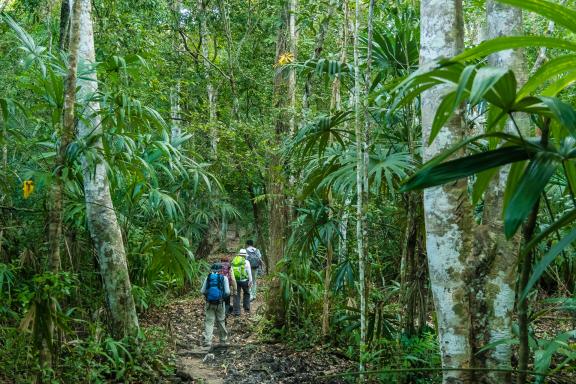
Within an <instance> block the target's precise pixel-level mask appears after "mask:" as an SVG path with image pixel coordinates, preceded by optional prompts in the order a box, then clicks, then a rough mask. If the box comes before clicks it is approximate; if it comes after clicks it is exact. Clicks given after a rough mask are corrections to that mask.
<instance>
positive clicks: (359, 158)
mask: <svg viewBox="0 0 576 384" xmlns="http://www.w3.org/2000/svg"><path fill="white" fill-rule="evenodd" d="M355 5H356V9H355V14H354V33H353V36H354V116H355V119H354V128H355V133H356V245H357V248H356V249H357V252H358V274H359V276H358V280H359V281H358V285H359V291H360V361H359V366H358V368H359V371H360V376H359V380H360V382H362V381H363V380H364V376H363V373H362V372H364V368H365V367H364V359H363V356H364V352H365V349H366V331H367V329H366V282H365V281H364V279H365V258H366V254H365V250H366V247H365V244H364V242H365V223H364V222H365V205H364V196H365V194H364V192H365V191H364V187H365V185H364V175H365V172H364V167H365V161H364V151H365V145H366V143H365V141H364V133H365V132H364V129H363V128H365V127H363V126H362V107H361V104H360V93H361V92H362V90H361V82H362V77H361V75H360V52H359V48H360V17H361V5H360V0H356V4H355Z"/></svg>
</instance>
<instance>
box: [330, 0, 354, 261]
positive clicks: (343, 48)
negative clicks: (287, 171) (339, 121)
mask: <svg viewBox="0 0 576 384" xmlns="http://www.w3.org/2000/svg"><path fill="white" fill-rule="evenodd" d="M342 12H343V16H344V20H343V21H344V25H343V28H342V40H341V45H340V63H341V64H342V66H344V65H345V64H346V63H347V55H346V53H347V51H348V32H349V29H350V6H349V5H348V0H343V1H342ZM341 83H342V82H341V79H340V76H336V78H335V79H334V81H333V82H332V102H331V105H330V109H331V110H332V111H341V110H342V94H341V85H342V84H341ZM344 129H345V130H348V122H347V121H346V122H344ZM351 203H352V200H351V198H350V195H348V194H347V195H346V196H345V197H344V206H343V209H342V216H341V219H340V228H339V229H340V240H339V244H338V263H341V262H342V261H343V260H344V258H345V257H346V254H347V253H348V246H347V245H348V243H347V241H348V219H349V213H348V207H349V206H350V204H351Z"/></svg>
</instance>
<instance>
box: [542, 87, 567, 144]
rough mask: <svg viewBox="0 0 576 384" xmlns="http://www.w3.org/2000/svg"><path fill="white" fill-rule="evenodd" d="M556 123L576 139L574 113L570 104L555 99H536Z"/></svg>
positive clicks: (543, 97)
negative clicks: (544, 106) (546, 108)
mask: <svg viewBox="0 0 576 384" xmlns="http://www.w3.org/2000/svg"><path fill="white" fill-rule="evenodd" d="M538 98H539V99H540V100H541V101H542V103H543V104H544V105H546V107H548V110H549V111H550V112H552V114H553V116H554V117H555V118H556V120H558V122H559V123H560V124H561V125H562V126H563V127H564V128H566V129H567V130H568V132H570V134H571V135H572V137H574V138H576V111H574V108H572V106H571V105H570V104H567V103H565V102H563V101H561V100H560V99H557V98H555V97H546V96H540V97H538Z"/></svg>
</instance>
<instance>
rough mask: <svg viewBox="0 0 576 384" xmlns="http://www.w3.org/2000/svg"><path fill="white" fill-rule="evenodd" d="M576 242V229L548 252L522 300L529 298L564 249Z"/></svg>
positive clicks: (521, 297) (533, 275) (526, 287)
mask: <svg viewBox="0 0 576 384" xmlns="http://www.w3.org/2000/svg"><path fill="white" fill-rule="evenodd" d="M575 240H576V228H574V229H572V231H570V232H569V233H568V234H567V235H566V236H564V237H563V238H562V240H560V241H559V242H557V243H556V244H555V245H554V246H553V247H552V248H551V249H550V250H549V251H548V253H546V254H545V255H544V257H542V259H541V260H540V261H539V262H538V264H536V266H535V267H534V272H533V273H532V276H530V280H528V283H527V284H526V286H525V287H524V289H523V291H522V295H521V296H520V300H525V299H526V296H528V293H530V290H531V289H532V287H533V286H534V284H535V283H536V282H537V281H538V279H539V278H540V276H542V274H543V273H544V271H545V270H546V268H548V266H549V265H550V264H551V263H552V262H553V261H554V259H555V258H556V256H558V254H559V253H560V252H562V251H563V250H564V248H566V247H567V246H568V245H570V244H571V243H572V242H574V241H575Z"/></svg>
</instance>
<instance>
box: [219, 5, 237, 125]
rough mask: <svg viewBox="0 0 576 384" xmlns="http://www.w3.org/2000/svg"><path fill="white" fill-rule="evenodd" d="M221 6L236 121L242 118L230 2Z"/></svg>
mask: <svg viewBox="0 0 576 384" xmlns="http://www.w3.org/2000/svg"><path fill="white" fill-rule="evenodd" d="M219 8H220V12H221V13H222V19H223V20H222V22H223V24H224V34H225V35H226V53H227V56H228V79H229V82H230V92H231V95H232V119H233V120H234V121H238V119H239V118H240V116H239V111H240V102H239V100H238V90H237V86H236V77H235V75H234V73H235V67H236V63H235V62H234V61H235V59H234V58H233V54H232V48H233V40H232V30H231V28H230V9H229V5H228V3H227V2H226V1H225V0H220V1H219Z"/></svg>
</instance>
